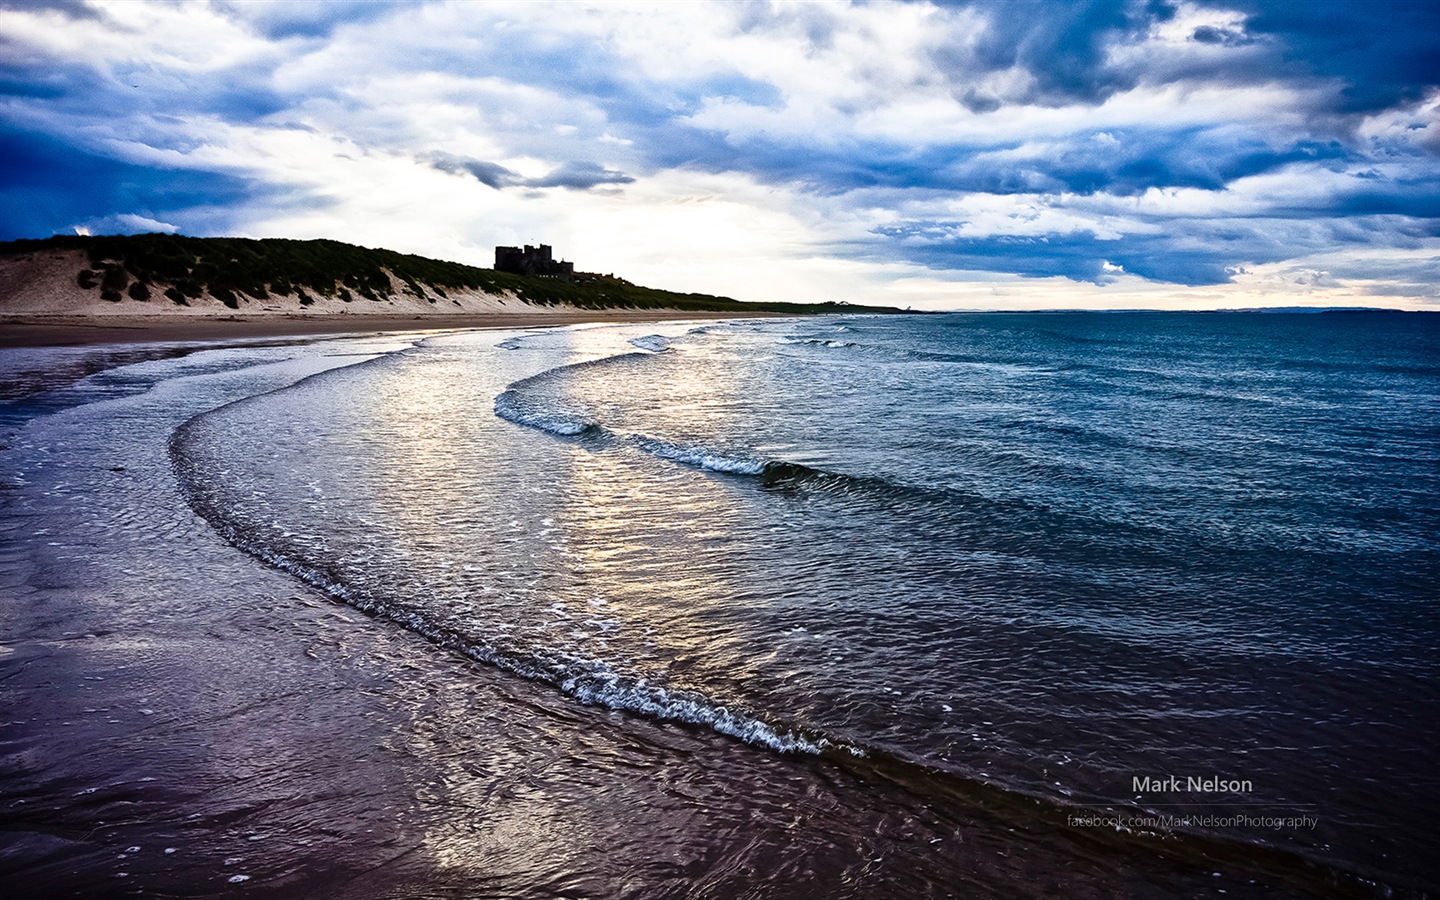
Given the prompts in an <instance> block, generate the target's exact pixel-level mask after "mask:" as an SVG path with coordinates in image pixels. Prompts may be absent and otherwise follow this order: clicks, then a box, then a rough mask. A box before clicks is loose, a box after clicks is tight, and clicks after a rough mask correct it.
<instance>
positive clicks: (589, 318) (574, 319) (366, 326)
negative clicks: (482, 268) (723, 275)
mask: <svg viewBox="0 0 1440 900" xmlns="http://www.w3.org/2000/svg"><path fill="white" fill-rule="evenodd" d="M773 315H774V314H773V313H764V312H760V313H755V314H753V317H756V318H759V317H764V316H773ZM749 317H752V315H749V314H747V315H744V316H741V315H733V314H732V315H727V314H725V313H703V314H697V313H695V312H687V311H683V310H633V309H596V310H588V309H575V308H572V307H563V308H545V307H531V308H528V309H525V310H517V311H515V312H487V313H474V314H465V315H437V314H431V315H314V316H304V315H295V314H290V313H275V314H258V315H255V314H252V315H245V316H203V317H202V316H173V315H172V316H165V315H154V316H138V315H114V316H104V317H99V316H33V315H32V316H0V347H58V346H81V345H89V344H111V343H116V344H133V343H138V342H145V341H154V342H171V341H224V340H230V339H238V338H268V337H320V336H324V335H341V334H373V333H389V332H410V331H450V330H458V329H468V328H535V327H543V326H560V325H581V324H586V323H605V322H610V323H622V322H663V321H675V320H687V319H697V318H705V319H721V318H749Z"/></svg>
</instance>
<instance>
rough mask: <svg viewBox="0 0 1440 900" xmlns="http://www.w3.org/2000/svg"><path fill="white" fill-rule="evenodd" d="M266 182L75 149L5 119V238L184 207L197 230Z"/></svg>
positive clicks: (218, 222) (0, 144)
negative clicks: (155, 165) (119, 214)
mask: <svg viewBox="0 0 1440 900" xmlns="http://www.w3.org/2000/svg"><path fill="white" fill-rule="evenodd" d="M265 190H266V188H264V187H263V186H257V185H254V184H252V183H249V182H247V181H245V180H243V179H240V178H235V177H232V176H227V175H222V174H217V173H215V172H207V171H203V170H197V169H179V170H163V169H155V168H152V167H150V166H143V165H136V164H133V163H126V162H122V161H119V160H115V159H110V158H107V157H104V156H99V155H96V154H92V153H86V152H84V151H82V150H77V149H76V148H75V147H73V146H70V145H69V144H66V143H64V142H61V141H57V140H54V139H51V138H48V137H46V136H43V135H37V134H34V133H27V132H22V131H16V130H13V129H8V128H3V127H0V209H3V210H5V212H4V215H3V216H0V240H14V239H15V238H23V237H40V236H44V235H49V234H53V233H55V232H57V231H65V230H68V229H69V228H70V227H71V226H72V225H75V224H78V223H82V222H85V221H87V220H92V219H103V218H107V217H112V216H114V215H115V214H116V213H117V212H122V213H140V214H143V215H146V216H150V217H156V218H161V217H167V218H168V216H169V213H170V211H175V210H181V211H183V210H187V209H188V210H192V211H194V210H215V212H212V213H206V212H203V211H201V212H191V213H190V214H188V215H186V216H185V218H186V219H187V220H188V224H189V225H190V227H191V229H192V230H193V231H195V232H197V233H203V232H206V231H211V230H213V229H215V228H222V229H223V226H224V223H225V213H224V210H225V209H226V208H227V207H229V206H232V205H235V204H238V203H241V202H244V201H246V200H249V199H252V198H253V197H255V196H257V195H258V194H260V193H263V192H264V191H265Z"/></svg>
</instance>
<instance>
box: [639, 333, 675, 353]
mask: <svg viewBox="0 0 1440 900" xmlns="http://www.w3.org/2000/svg"><path fill="white" fill-rule="evenodd" d="M670 341H671V338H668V337H665V336H664V335H663V334H647V335H645V336H643V337H637V338H631V339H630V343H631V344H632V345H634V346H636V347H639V348H640V349H641V350H649V351H650V352H651V353H659V352H661V351H662V350H666V349H668V348H669V346H670Z"/></svg>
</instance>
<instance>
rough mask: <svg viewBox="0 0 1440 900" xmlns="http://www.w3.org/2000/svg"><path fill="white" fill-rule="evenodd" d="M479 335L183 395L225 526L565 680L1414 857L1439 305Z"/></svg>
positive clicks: (1436, 457)
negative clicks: (257, 389)
mask: <svg viewBox="0 0 1440 900" xmlns="http://www.w3.org/2000/svg"><path fill="white" fill-rule="evenodd" d="M495 344H496V339H495V338H494V337H493V336H489V335H485V334H483V333H481V334H471V335H466V336H458V337H448V338H435V339H431V340H429V341H426V342H424V343H422V344H421V345H419V346H417V347H415V348H413V349H409V350H406V351H403V352H400V353H394V354H390V355H387V356H384V357H382V358H379V359H376V360H373V361H370V362H366V363H363V364H360V365H356V366H353V367H350V368H345V369H339V370H335V371H331V372H327V373H325V374H322V375H318V376H315V377H313V378H310V379H309V380H306V381H303V382H301V383H300V384H298V385H296V386H294V387H291V388H288V389H286V390H282V391H279V392H276V393H272V394H265V395H261V396H258V397H254V398H251V399H248V400H244V401H241V402H239V403H235V404H232V405H229V406H226V407H222V408H220V409H218V410H215V411H213V412H210V413H207V414H204V415H202V416H199V417H197V418H196V419H193V420H191V421H190V422H189V423H188V424H187V425H186V426H184V427H183V428H182V429H181V430H180V431H179V432H177V434H176V436H175V438H174V439H173V441H172V445H171V446H172V453H173V455H174V458H175V462H176V466H177V472H178V473H179V474H180V476H181V479H182V483H183V485H184V486H185V488H186V490H187V491H188V493H189V497H190V500H191V502H192V504H193V505H195V506H196V508H197V509H198V510H200V511H201V512H202V514H204V515H205V516H206V518H207V519H209V520H210V521H211V523H212V524H213V525H215V526H216V527H217V528H218V529H219V530H220V531H221V533H222V534H224V535H225V536H226V537H227V538H228V539H229V540H231V541H232V542H233V543H235V544H236V545H237V546H239V547H241V548H243V549H245V550H247V551H249V552H251V553H252V554H254V555H256V556H258V557H260V558H261V559H263V560H265V561H267V562H268V563H270V564H272V565H276V566H280V567H281V568H284V569H286V570H287V571H290V572H292V573H294V574H296V575H298V576H300V577H301V578H303V579H305V580H307V581H309V582H311V583H312V584H314V585H317V586H319V587H322V588H323V589H325V590H327V591H329V592H330V593H331V594H332V595H333V596H335V597H337V598H340V599H343V600H344V601H346V602H348V603H351V604H354V605H356V606H359V607H361V608H363V609H367V610H370V611H372V612H376V613H378V614H379V615H381V616H382V617H385V618H389V619H391V620H393V621H396V622H399V623H401V624H403V625H405V626H407V627H409V628H411V629H413V630H415V631H417V632H419V633H421V634H424V635H426V636H428V637H430V638H431V639H433V640H435V641H437V642H439V643H441V644H443V645H445V646H447V647H452V648H455V649H457V650H459V651H461V652H463V653H466V654H468V655H470V656H472V657H474V658H475V659H479V660H482V661H484V662H487V663H492V664H494V665H497V666H499V667H500V668H501V669H503V670H505V671H506V672H508V673H511V674H512V675H517V676H523V677H526V678H530V679H536V680H539V681H541V682H543V683H548V684H550V685H553V687H554V688H555V689H556V690H557V691H559V692H561V693H562V694H563V695H568V696H569V697H571V698H573V699H574V701H575V702H577V703H585V704H597V705H604V706H609V707H612V708H615V709H618V710H625V711H629V712H633V713H636V714H639V715H641V716H644V717H648V718H650V719H652V720H655V721H657V722H659V721H671V722H679V723H684V724H686V725H687V726H690V727H695V728H700V729H713V730H714V731H717V732H719V733H722V734H725V735H730V736H734V737H736V738H738V739H740V740H743V741H746V742H748V743H751V744H753V745H756V746H759V747H765V748H770V749H771V750H773V751H775V752H779V753H783V754H797V755H801V756H810V755H819V756H821V757H828V758H831V759H833V760H835V762H836V764H837V765H849V763H846V762H845V760H847V759H849V760H864V761H868V762H866V763H865V764H867V765H871V764H875V765H880V764H883V765H884V766H886V767H889V768H891V769H894V770H897V771H902V772H904V773H906V774H904V776H903V778H904V780H906V783H913V784H915V785H917V787H915V790H916V791H919V792H921V793H922V794H923V793H924V792H926V791H929V790H934V791H936V793H937V796H939V794H940V793H946V795H947V796H948V795H949V794H951V793H953V792H954V791H955V790H957V789H959V788H956V787H955V786H956V785H960V786H963V790H965V791H980V793H981V794H982V795H984V796H990V797H1011V798H1021V799H1023V800H1024V801H1025V802H1031V801H1032V800H1034V801H1038V802H1039V803H1040V804H1042V805H1043V807H1044V808H1045V809H1047V810H1051V811H1052V812H1051V813H1047V814H1051V815H1053V814H1054V813H1053V811H1055V810H1059V811H1061V812H1062V813H1063V814H1064V815H1067V816H1068V815H1070V814H1072V813H1074V814H1079V813H1081V812H1084V811H1091V812H1093V811H1103V812H1105V813H1106V815H1111V816H1122V817H1129V816H1145V815H1153V816H1178V817H1185V816H1189V817H1190V818H1189V819H1187V820H1184V821H1167V823H1166V824H1164V825H1163V826H1162V825H1152V826H1150V830H1153V831H1156V832H1166V831H1172V830H1173V831H1176V832H1180V833H1184V834H1188V835H1192V836H1196V837H1198V838H1199V839H1201V840H1206V841H1214V842H1216V843H1215V845H1216V846H1223V847H1226V848H1230V850H1228V851H1227V852H1231V851H1234V849H1235V848H1239V850H1238V852H1240V853H1242V854H1243V853H1254V854H1256V855H1257V858H1260V856H1264V855H1265V854H1268V853H1272V852H1274V853H1278V854H1280V855H1281V856H1282V857H1285V858H1290V859H1296V860H1302V861H1309V862H1310V863H1313V864H1315V865H1318V866H1320V867H1321V868H1322V869H1325V870H1327V871H1329V870H1334V871H1337V872H1345V873H1353V874H1356V875H1358V876H1359V877H1361V878H1362V879H1365V880H1369V881H1374V882H1379V883H1381V884H1384V885H1394V886H1399V887H1402V888H1404V887H1430V888H1433V887H1435V885H1436V882H1435V880H1434V878H1433V873H1432V871H1431V869H1430V866H1429V861H1428V858H1427V853H1428V851H1429V849H1430V846H1431V840H1430V837H1429V835H1430V834H1431V833H1432V831H1433V829H1431V828H1430V827H1429V826H1428V821H1429V819H1428V817H1429V816H1430V815H1431V811H1432V810H1433V809H1434V808H1436V801H1437V800H1440V775H1437V773H1440V752H1437V743H1436V740H1435V737H1436V730H1435V725H1434V723H1435V722H1437V721H1440V657H1437V653H1436V646H1437V637H1440V610H1437V600H1440V597H1437V587H1436V586H1437V585H1440V555H1437V539H1436V533H1437V523H1440V440H1437V438H1440V428H1437V426H1440V322H1437V317H1435V316H1429V315H1402V314H1359V313H1349V314H1313V315H1258V314H1240V313H1230V314H1178V313H1163V314H1162V313H1114V314H1078V313H1077V314H1062V313H1046V314H1014V315H1011V314H954V315H944V316H926V317H919V316H916V317H895V318H869V317H853V318H830V319H817V320H770V321H758V322H736V323H722V324H711V325H705V326H702V327H689V326H669V327H664V328H659V329H656V328H654V327H652V328H651V329H649V330H645V329H636V328H634V327H630V328H628V329H624V328H622V329H594V330H565V331H553V332H539V333H533V334H528V335H519V336H516V337H512V338H509V339H507V340H505V341H503V342H501V343H500V346H498V347H496V346H495ZM1172 775H1173V776H1176V777H1177V778H1178V779H1179V781H1180V782H1181V786H1180V788H1178V789H1166V788H1163V787H1160V786H1158V784H1156V783H1150V784H1142V783H1140V782H1138V781H1137V779H1141V778H1145V777H1151V778H1153V779H1155V782H1160V781H1162V780H1163V778H1164V777H1168V776H1172ZM1192 777H1193V778H1197V779H1202V778H1211V779H1215V778H1218V779H1221V780H1222V781H1227V782H1233V783H1235V784H1232V785H1231V786H1230V787H1231V789H1220V790H1204V789H1201V788H1198V787H1195V788H1187V786H1186V782H1187V779H1189V778H1192ZM927 785H928V787H927ZM765 789H766V787H765V785H764V784H757V785H755V786H754V790H756V791H758V792H763V791H764V790H765ZM1247 817H1248V818H1247ZM1074 827H1077V828H1079V827H1084V826H1081V825H1075V826H1074ZM1106 830H1107V829H1106V828H1103V827H1102V828H1100V829H1096V831H1097V840H1098V839H1102V838H1101V837H1100V836H1098V835H1101V834H1103V832H1105V831H1106ZM1130 830H1131V831H1136V830H1145V827H1144V826H1139V825H1134V826H1132V827H1131V828H1130ZM1109 831H1111V832H1113V831H1114V829H1113V824H1112V825H1111V826H1109ZM1266 858H1269V857H1266Z"/></svg>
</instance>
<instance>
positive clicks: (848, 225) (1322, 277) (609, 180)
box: [0, 0, 1440, 309]
mask: <svg viewBox="0 0 1440 900" xmlns="http://www.w3.org/2000/svg"><path fill="white" fill-rule="evenodd" d="M149 231H162V232H177V233H181V234H187V235H195V236H212V235H239V236H248V237H289V238H322V237H323V238H333V239H336V240H342V241H348V242H351V243H356V244H362V245H365V246H372V247H387V248H390V249H394V250H399V251H402V252H408V253H419V254H422V255H426V256H432V257H437V258H442V259H451V260H457V261H460V262H466V263H470V264H473V265H481V266H488V265H490V264H491V263H492V262H493V260H494V247H495V246H496V245H497V244H503V245H518V244H525V243H530V244H538V243H542V242H543V243H547V244H551V245H553V246H554V248H555V252H556V254H557V256H560V257H563V258H565V259H569V260H572V261H573V262H574V263H575V265H576V268H577V269H580V270H582V271H597V272H613V273H615V274H617V275H621V276H623V277H626V278H628V279H630V280H631V281H634V282H637V283H640V284H645V285H649V286H652V287H659V288H667V289H671V290H679V291H696V292H703V293H714V294H723V295H727V296H732V297H736V298H739V299H743V300H793V301H802V302H817V301H825V300H839V301H847V302H854V303H884V304H888V305H899V306H913V307H914V308H917V309H961V308H966V309H1032V308H1136V307H1140V308H1166V309H1210V308H1235V307H1255V306H1297V305H1303V306H1389V307H1399V308H1409V309H1440V6H1437V4H1436V2H1434V0H1431V2H1420V3H1407V2H1400V0H1389V2H1386V0H1368V2H1363V3H1362V2H1356V0H1339V2H1332V0H1306V2H1299V0H1284V2H1266V0H1215V2H1189V0H1175V2H1172V0H1094V2H1060V0H1040V2H1029V0H1016V2H999V0H981V2H957V3H930V2H913V3H901V2H874V3H840V2H835V3H832V2H813V3H771V2H754V3H752V2H727V3H701V2H666V3H629V2H603V3H584V2H569V3H546V2H514V3H512V2H493V3H492V2H434V3H389V2H346V0H330V2H326V3H295V2H266V0H253V2H221V0H214V2H193V3H188V2H187V3H162V2H153V3H146V2H115V3H109V2H100V0H95V2H71V0H18V2H16V0H0V240H10V239H14V238H22V237H30V238H33V237H45V236H48V235H50V234H57V233H77V232H78V233H93V234H102V233H105V234H113V233H138V232H149Z"/></svg>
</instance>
